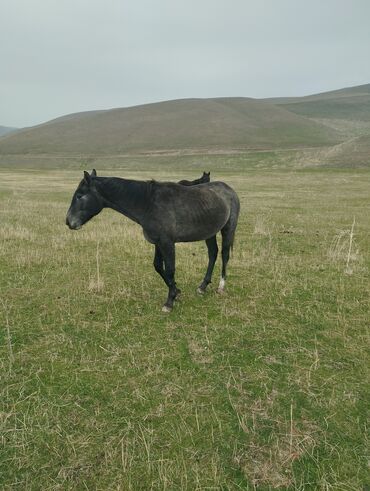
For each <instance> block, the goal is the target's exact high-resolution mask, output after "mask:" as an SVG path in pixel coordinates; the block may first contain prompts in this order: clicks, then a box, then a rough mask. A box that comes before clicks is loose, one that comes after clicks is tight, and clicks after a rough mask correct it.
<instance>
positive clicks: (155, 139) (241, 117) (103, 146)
mask: <svg viewBox="0 0 370 491" xmlns="http://www.w3.org/2000/svg"><path fill="white" fill-rule="evenodd" d="M337 142H338V136H337V133H336V131H335V130H334V129H333V128H329V127H327V126H325V125H323V124H321V123H319V122H316V121H310V120H309V119H307V118H306V117H303V116H301V115H297V114H295V113H294V112H291V111H288V110H287V109H286V108H284V107H281V106H280V105H275V104H270V103H268V102H264V101H260V100H255V99H248V98H217V99H184V100H174V101H167V102H159V103H154V104H146V105H142V106H136V107H129V108H123V109H112V110H106V111H92V112H85V113H78V114H72V115H68V116H63V117H62V118H58V119H55V120H53V121H49V122H48V123H45V124H42V125H39V126H36V127H32V128H27V129H24V130H21V131H19V132H17V134H14V135H9V136H7V137H4V138H2V139H1V140H0V154H2V155H4V154H8V155H11V154H13V155H14V154H27V155H39V154H74V155H76V154H78V155H117V154H127V153H148V152H165V151H173V150H179V149H180V150H181V149H191V150H209V149H212V150H234V149H266V148H299V147H304V146H313V147H315V146H323V145H330V144H335V143H337Z"/></svg>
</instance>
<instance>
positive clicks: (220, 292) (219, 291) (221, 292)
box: [216, 288, 225, 295]
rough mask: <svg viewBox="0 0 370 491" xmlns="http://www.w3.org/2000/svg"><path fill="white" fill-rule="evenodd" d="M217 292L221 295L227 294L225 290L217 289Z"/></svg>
mask: <svg viewBox="0 0 370 491" xmlns="http://www.w3.org/2000/svg"><path fill="white" fill-rule="evenodd" d="M216 292H217V293H218V294H219V295H223V294H224V293H225V290H224V289H223V288H217V290H216Z"/></svg>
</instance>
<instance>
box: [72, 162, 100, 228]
mask: <svg viewBox="0 0 370 491" xmlns="http://www.w3.org/2000/svg"><path fill="white" fill-rule="evenodd" d="M95 177H96V170H95V169H94V170H93V171H92V173H91V175H90V174H89V173H88V172H86V171H85V172H84V178H83V179H82V181H81V182H80V184H79V185H78V187H77V189H76V191H75V193H74V195H73V197H72V202H71V206H70V207H69V210H68V213H67V218H66V224H67V225H68V227H69V228H70V229H71V230H78V229H80V228H81V227H82V225H84V224H85V223H86V222H88V221H89V220H90V219H91V218H92V217H94V216H95V215H97V214H98V213H100V212H101V210H102V209H103V200H102V198H101V196H100V195H99V193H98V191H97V189H96V186H95V182H94V181H95V179H94V178H95Z"/></svg>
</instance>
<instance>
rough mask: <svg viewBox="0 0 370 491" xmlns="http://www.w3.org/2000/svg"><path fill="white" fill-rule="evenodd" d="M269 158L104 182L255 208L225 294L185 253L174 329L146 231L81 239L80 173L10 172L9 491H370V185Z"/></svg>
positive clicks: (5, 252)
mask: <svg viewBox="0 0 370 491" xmlns="http://www.w3.org/2000/svg"><path fill="white" fill-rule="evenodd" d="M271 155H272V154H266V155H265V154H255V156H254V157H251V156H250V157H248V158H247V157H246V158H243V157H242V156H218V157H206V158H201V157H200V158H199V159H198V160H197V163H194V164H192V165H190V164H189V158H187V157H184V158H183V159H181V158H180V157H178V158H177V159H175V163H174V165H173V166H171V165H170V159H168V160H166V159H165V158H160V159H154V158H153V159H149V158H147V159H144V158H143V159H142V160H140V159H138V160H136V161H134V162H133V163H131V164H129V163H128V162H124V163H123V164H122V166H121V168H120V166H119V165H118V164H117V166H116V167H117V168H115V169H113V168H108V167H107V169H106V170H103V169H101V168H99V167H98V172H99V171H100V172H99V173H100V175H104V174H105V175H119V176H122V177H134V178H143V179H148V178H151V177H156V178H157V179H179V178H187V177H188V178H189V177H198V175H200V174H201V171H203V170H211V172H212V176H211V177H212V178H213V179H220V180H225V181H226V182H228V183H229V184H231V185H232V186H233V187H234V188H235V189H236V190H237V192H238V194H239V196H240V199H241V205H242V212H241V217H240V223H239V228H238V231H237V236H236V243H235V247H234V253H233V257H232V259H231V261H230V266H229V279H228V282H227V286H226V288H227V292H226V293H225V294H224V295H223V296H220V295H217V294H216V292H215V288H216V286H217V280H218V275H219V265H218V266H217V268H216V271H215V278H214V280H215V281H214V284H212V285H210V288H209V292H208V293H207V294H206V295H205V296H203V297H200V296H197V295H196V287H197V286H198V284H199V282H200V280H201V279H202V277H203V275H204V272H205V268H206V263H207V260H206V248H205V245H204V243H193V244H180V245H178V247H177V282H178V285H179V286H180V288H181V289H182V291H183V294H182V298H181V300H180V301H179V302H178V303H177V304H176V306H175V308H174V310H173V312H172V313H171V314H164V313H162V312H161V306H162V304H163V301H164V300H165V297H166V289H165V288H164V285H163V284H162V281H161V280H160V278H159V276H158V275H157V274H156V273H155V272H154V269H153V267H152V255H153V251H152V246H151V245H150V244H148V243H147V242H146V241H145V240H144V238H143V236H142V232H141V229H140V228H139V227H138V226H137V225H136V224H134V223H133V222H130V221H128V220H127V219H126V218H124V217H122V216H121V215H119V214H117V213H115V212H113V211H110V210H109V211H108V210H104V211H103V212H102V214H101V215H99V216H98V217H96V218H95V219H94V220H93V221H91V222H90V223H88V224H87V225H86V226H85V228H83V229H82V230H81V231H79V232H72V231H69V230H68V229H67V227H66V226H65V223H64V220H65V214H66V211H67V208H68V206H69V202H70V198H71V195H72V193H73V191H74V189H75V187H76V185H77V183H78V180H79V179H80V176H81V172H80V171H79V170H78V171H76V170H72V169H70V170H58V169H49V170H47V169H44V170H33V169H28V170H22V169H15V168H13V169H6V168H3V169H1V170H0V279H1V283H0V285H1V291H0V298H1V300H0V322H1V331H0V336H1V338H0V352H1V355H0V363H1V384H0V390H1V393H0V428H1V430H0V435H1V447H0V488H1V489H4V490H22V491H24V490H122V491H127V490H132V491H138V490H143V491H146V490H171V491H172V490H189V491H193V490H260V491H265V490H266V491H267V490H273V489H283V490H325V491H327V490H335V491H337V490H343V491H349V490H363V489H368V487H369V486H370V479H369V477H368V457H367V456H366V451H367V442H366V431H367V422H366V411H367V402H368V401H367V400H366V395H368V384H367V382H368V380H369V379H368V367H369V357H368V354H367V352H366V346H368V338H367V335H368V327H369V293H370V291H369V289H370V288H369V287H370V281H369V267H370V255H369V251H370V234H369V228H370V227H369V225H370V224H369V215H370V201H369V188H370V186H369V173H368V171H366V170H361V169H360V170H356V171H353V170H352V171H349V170H345V169H342V170H335V169H330V168H327V169H323V168H312V169H310V168H307V167H301V168H298V167H297V168H295V167H294V166H293V165H292V166H289V165H287V166H286V167H285V168H274V161H273V157H272V156H271ZM192 159H193V160H194V157H192ZM195 160H196V159H195ZM184 168H186V169H187V170H186V171H184V170H181V169H184Z"/></svg>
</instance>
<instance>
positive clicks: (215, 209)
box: [66, 169, 240, 312]
mask: <svg viewBox="0 0 370 491" xmlns="http://www.w3.org/2000/svg"><path fill="white" fill-rule="evenodd" d="M103 208H112V209H113V210H116V211H118V212H120V213H122V214H123V215H125V216H127V217H128V218H130V219H131V220H133V221H135V222H136V223H138V224H140V225H141V226H142V228H143V231H144V236H145V238H146V239H147V240H148V241H149V242H150V243H152V244H154V246H155V255H154V268H155V270H156V271H157V272H158V273H159V274H160V275H161V277H162V278H163V280H164V282H165V283H166V285H167V286H168V298H167V301H166V303H165V304H164V306H163V309H162V310H163V311H165V312H169V311H170V310H172V307H173V302H174V300H175V298H176V297H177V296H178V295H179V294H180V290H179V289H178V288H177V286H176V282H175V243H176V242H193V241H198V240H205V241H206V244H207V248H208V258H209V261H208V268H207V272H206V275H205V277H204V279H203V281H202V283H201V285H200V286H199V288H198V292H199V293H204V292H205V291H206V288H207V285H208V284H209V283H210V282H211V278H212V272H213V268H214V265H215V262H216V258H217V253H218V247H217V240H216V234H217V232H219V231H221V234H222V274H221V279H220V284H219V287H218V291H219V292H220V293H222V292H223V290H224V287H225V279H226V266H227V263H228V261H229V254H230V247H231V246H232V244H233V241H234V235H235V229H236V226H237V222H238V216H239V209H240V205H239V198H238V196H237V194H236V193H235V191H234V190H233V189H232V188H231V187H230V186H228V185H227V184H225V183H223V182H216V181H215V182H210V183H208V184H199V185H197V186H181V185H179V184H177V183H174V182H156V181H134V180H130V179H120V178H119V177H97V175H96V171H95V169H94V170H93V171H92V173H91V175H90V174H89V173H88V172H86V171H85V172H84V178H83V179H82V181H81V182H80V184H79V185H78V187H77V190H76V191H75V193H74V195H73V198H72V202H71V206H70V208H69V210H68V213H67V218H66V224H67V225H68V227H69V228H70V229H72V230H78V229H79V228H81V227H82V225H83V224H84V223H86V222H87V221H88V220H90V219H91V218H92V217H94V216H95V215H97V214H98V213H100V211H101V210H102V209H103Z"/></svg>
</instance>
